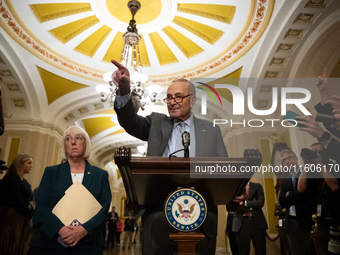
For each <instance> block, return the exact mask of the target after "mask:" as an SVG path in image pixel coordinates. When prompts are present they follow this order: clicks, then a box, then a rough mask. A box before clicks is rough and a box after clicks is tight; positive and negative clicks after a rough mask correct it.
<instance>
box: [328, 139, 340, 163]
mask: <svg viewBox="0 0 340 255" xmlns="http://www.w3.org/2000/svg"><path fill="white" fill-rule="evenodd" d="M325 152H326V154H327V156H328V157H329V158H331V159H333V160H335V161H336V162H340V142H339V141H338V140H336V139H334V138H332V139H331V140H330V141H329V143H328V145H327V147H326V150H325Z"/></svg>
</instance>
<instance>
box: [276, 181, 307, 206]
mask: <svg viewBox="0 0 340 255" xmlns="http://www.w3.org/2000/svg"><path fill="white" fill-rule="evenodd" d="M290 183H291V181H290V179H285V180H284V181H283V182H282V185H281V190H280V196H279V203H280V206H281V207H286V208H287V207H290V206H292V205H296V204H297V203H299V202H303V201H306V200H307V199H309V198H311V196H313V188H312V186H311V184H312V183H311V182H310V181H308V182H307V188H306V190H305V191H304V192H302V193H301V192H299V191H297V190H293V188H292V187H290V185H289V184H290ZM296 185H297V184H296ZM288 191H289V196H288V197H286V193H287V192H288Z"/></svg>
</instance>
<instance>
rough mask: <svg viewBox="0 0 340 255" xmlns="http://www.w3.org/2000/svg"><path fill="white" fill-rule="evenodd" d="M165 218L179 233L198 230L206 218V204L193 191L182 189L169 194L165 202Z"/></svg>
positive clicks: (199, 195) (197, 193)
mask: <svg viewBox="0 0 340 255" xmlns="http://www.w3.org/2000/svg"><path fill="white" fill-rule="evenodd" d="M164 213H165V217H166V219H167V220H168V222H169V223H170V225H171V226H173V227H174V228H175V229H177V230H179V231H184V232H188V231H194V230H196V229H198V228H199V227H200V226H201V225H202V224H203V222H204V220H205V218H206V216H207V204H206V202H205V199H204V198H203V196H202V195H201V194H200V193H199V192H197V191H196V190H194V189H189V188H182V189H177V190H175V191H173V192H171V193H170V195H169V196H168V198H167V199H166V201H165V208H164Z"/></svg>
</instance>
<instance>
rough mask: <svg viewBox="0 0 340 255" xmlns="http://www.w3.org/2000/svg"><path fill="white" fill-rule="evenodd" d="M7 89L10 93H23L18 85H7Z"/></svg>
mask: <svg viewBox="0 0 340 255" xmlns="http://www.w3.org/2000/svg"><path fill="white" fill-rule="evenodd" d="M6 87H7V91H8V92H9V93H22V92H21V90H20V87H19V85H18V84H16V83H7V84H6Z"/></svg>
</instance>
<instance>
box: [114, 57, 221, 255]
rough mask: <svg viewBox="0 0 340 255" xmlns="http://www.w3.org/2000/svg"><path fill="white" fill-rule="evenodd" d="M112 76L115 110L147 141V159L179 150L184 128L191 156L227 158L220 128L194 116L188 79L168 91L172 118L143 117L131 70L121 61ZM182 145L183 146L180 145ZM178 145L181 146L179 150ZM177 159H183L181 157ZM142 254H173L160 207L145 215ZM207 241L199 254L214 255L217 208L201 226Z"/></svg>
mask: <svg viewBox="0 0 340 255" xmlns="http://www.w3.org/2000/svg"><path fill="white" fill-rule="evenodd" d="M112 63H113V64H114V65H116V66H117V67H118V70H117V71H115V72H114V73H113V75H112V81H113V82H114V83H115V85H116V86H117V87H118V88H119V90H118V91H117V96H116V99H115V106H114V109H115V111H116V113H117V115H118V120H119V123H120V125H121V126H122V127H123V128H124V129H125V131H126V132H128V133H129V134H131V135H133V136H135V137H137V138H139V139H141V140H144V141H148V151H147V155H148V156H165V157H167V156H169V155H170V154H171V153H173V152H175V151H176V150H178V148H180V146H181V147H182V148H183V146H182V145H181V139H178V138H180V137H181V134H182V132H183V129H185V131H187V132H189V133H190V136H191V139H190V147H189V149H190V156H191V157H195V156H196V157H200V156H204V157H227V155H228V154H227V150H226V148H225V145H224V143H223V138H222V135H221V131H220V129H219V127H217V126H216V127H213V124H212V123H210V122H207V121H203V120H200V119H198V118H196V117H195V116H193V114H192V112H191V108H192V107H193V105H194V104H195V102H196V92H195V86H194V85H193V84H192V83H190V82H189V81H188V80H185V79H178V80H176V81H174V82H172V83H171V84H170V86H169V88H168V90H167V97H166V98H165V99H164V101H165V102H166V103H167V107H168V112H169V115H170V117H168V116H167V115H165V114H160V113H154V112H153V113H152V114H151V115H149V116H146V117H142V116H139V115H137V114H136V112H135V109H134V107H133V103H132V99H131V95H130V77H129V71H128V70H127V68H125V67H124V66H122V65H120V64H119V63H118V62H116V61H114V60H112ZM179 143H180V144H179ZM178 145H180V146H179V147H178ZM177 156H182V157H183V154H182V155H181V154H179V155H177ZM142 220H143V233H144V235H143V240H142V242H143V247H142V252H143V254H145V255H146V254H147V255H153V254H162V255H166V254H173V252H174V249H175V246H174V243H171V242H169V241H168V240H169V233H171V232H172V231H173V229H172V227H171V226H170V224H168V222H167V220H166V218H165V215H164V213H163V212H162V211H161V208H151V207H148V208H147V209H146V212H145V213H144V214H143V218H142ZM201 229H202V232H203V233H204V234H205V237H206V238H205V239H204V240H202V241H201V243H200V248H199V249H200V254H202V255H204V254H207V255H211V254H215V249H216V235H217V208H216V206H212V207H210V209H209V212H208V215H207V218H206V221H205V223H204V224H203V226H202V228H201Z"/></svg>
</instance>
